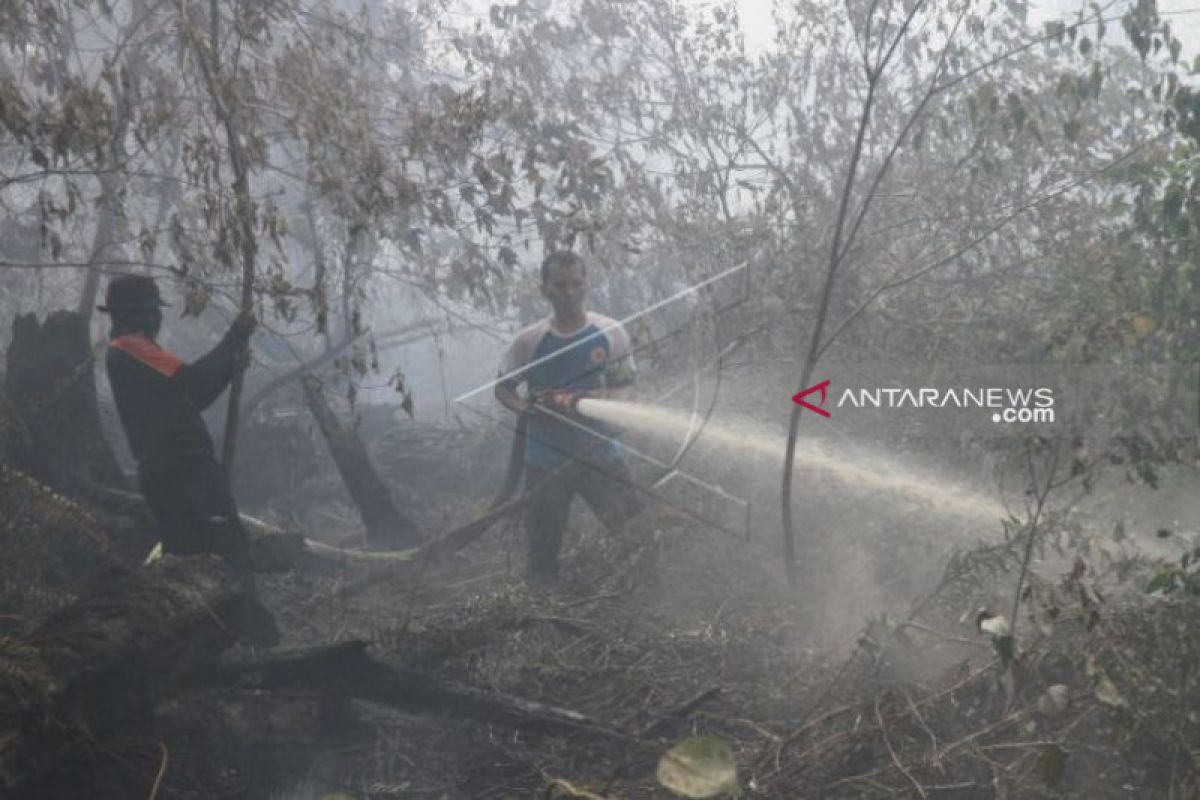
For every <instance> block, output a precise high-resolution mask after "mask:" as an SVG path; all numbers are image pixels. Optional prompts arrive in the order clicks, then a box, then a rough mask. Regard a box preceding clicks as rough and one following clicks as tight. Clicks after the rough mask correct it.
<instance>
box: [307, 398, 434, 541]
mask: <svg viewBox="0 0 1200 800" xmlns="http://www.w3.org/2000/svg"><path fill="white" fill-rule="evenodd" d="M301 386H303V387H304V399H305V402H306V403H307V404H308V410H309V411H310V412H311V413H312V415H313V419H315V420H316V421H317V425H318V427H320V429H321V434H322V435H323V436H324V437H325V442H326V443H327V444H328V445H329V453H330V455H332V456H333V460H334V463H336V464H337V468H338V473H339V474H341V476H342V482H343V483H345V484H346V489H347V490H348V491H349V492H350V497H351V499H353V500H354V505H355V506H356V507H357V508H358V513H359V515H360V516H361V517H362V521H363V524H364V525H366V527H367V542H368V543H370V544H371V545H372V546H374V547H408V546H413V545H416V544H419V543H420V537H419V534H418V532H417V526H416V525H415V524H413V522H412V520H410V519H408V518H407V517H406V516H404V515H403V514H402V513H400V511H399V509H397V508H396V501H395V499H394V498H393V497H392V493H391V492H390V491H389V490H388V487H387V485H386V484H384V482H383V481H382V480H381V479H380V477H379V473H378V472H376V470H375V465H374V464H372V463H371V459H370V456H368V455H367V449H366V448H365V447H364V446H363V443H362V441H361V440H360V439H359V438H358V436H357V435H356V434H355V433H354V431H352V430H348V429H347V428H346V427H345V426H344V425H342V423H341V422H340V421H339V420H338V418H337V415H336V414H334V413H333V409H331V408H330V407H329V404H328V403H327V402H326V401H325V395H324V394H323V393H322V392H321V383H320V381H318V380H317V379H316V378H314V377H312V376H311V375H310V376H306V377H305V378H304V379H303V380H302V381H301Z"/></svg>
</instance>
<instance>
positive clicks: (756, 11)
mask: <svg viewBox="0 0 1200 800" xmlns="http://www.w3.org/2000/svg"><path fill="white" fill-rule="evenodd" d="M681 2H683V3H684V4H685V5H689V6H693V7H705V6H709V5H711V4H712V3H711V2H710V0H681ZM1131 3H1132V0H1117V2H1116V3H1115V4H1114V5H1113V7H1112V10H1110V11H1109V12H1108V14H1107V15H1106V16H1109V17H1117V16H1120V14H1121V12H1122V10H1123V9H1125V8H1128V7H1129V5H1131ZM1101 5H1103V2H1101ZM1087 6H1088V3H1087V1H1086V0H1083V2H1081V1H1080V0H1034V2H1031V4H1030V14H1029V21H1030V23H1031V25H1033V26H1035V27H1039V28H1040V27H1041V24H1042V23H1043V22H1045V21H1046V20H1051V19H1061V20H1063V21H1069V20H1070V19H1071V18H1073V17H1074V15H1075V14H1076V12H1078V10H1079V9H1080V8H1081V7H1083V8H1086V7H1087ZM771 7H772V0H738V8H739V11H740V17H741V22H742V29H743V30H744V31H745V33H746V47H747V49H748V50H750V52H754V51H755V50H758V49H762V48H763V47H765V46H766V45H768V44H769V43H770V41H771V36H772V34H773V33H774V25H773V23H772V21H771ZM1158 8H1159V11H1160V12H1162V13H1163V14H1165V15H1168V18H1169V19H1170V20H1171V28H1172V30H1173V31H1174V33H1175V35H1176V36H1177V37H1179V40H1180V41H1181V42H1183V52H1184V55H1185V56H1187V57H1188V60H1189V61H1190V60H1191V58H1192V57H1194V56H1195V55H1196V53H1197V52H1200V0H1159V2H1158ZM1108 30H1109V32H1110V33H1112V34H1115V35H1118V36H1119V35H1122V34H1121V29H1120V26H1119V25H1116V24H1114V25H1110V26H1109V28H1108Z"/></svg>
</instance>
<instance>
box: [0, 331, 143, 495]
mask: <svg viewBox="0 0 1200 800" xmlns="http://www.w3.org/2000/svg"><path fill="white" fill-rule="evenodd" d="M6 363H7V367H6V370H5V373H4V391H5V397H6V398H7V400H8V402H9V404H10V406H11V407H12V408H13V409H15V411H16V414H17V416H18V417H19V418H20V420H21V421H22V423H23V425H24V429H25V432H26V435H27V446H26V447H25V448H23V450H24V452H22V453H20V454H19V455H18V456H17V458H16V459H15V463H16V465H17V466H18V468H20V469H22V470H24V471H25V472H28V473H29V474H30V475H32V476H33V477H34V478H36V479H38V480H39V481H41V482H43V483H46V484H48V485H50V486H52V487H54V488H56V489H59V490H63V491H66V492H68V493H72V494H74V493H78V492H81V491H82V490H83V489H84V488H85V487H86V486H88V485H90V484H94V483H99V484H105V485H108V486H124V485H125V484H126V483H127V480H126V478H125V475H124V474H123V473H122V472H121V469H120V467H119V465H118V464H117V460H116V457H115V456H114V455H113V452H112V448H111V447H110V446H109V444H108V441H107V440H106V439H105V438H104V431H103V427H102V425H101V422H100V412H99V410H98V408H97V405H96V379H95V369H94V367H95V362H94V359H93V358H92V350H91V346H90V342H89V334H88V326H87V322H86V321H85V320H84V318H83V317H81V316H80V315H79V314H78V313H76V312H74V311H55V312H53V313H51V314H50V315H49V316H47V317H46V320H45V322H38V319H37V316H36V315H34V314H23V315H21V316H18V317H17V318H16V319H15V320H14V321H13V335H12V341H11V342H10V343H9V346H8V353H7V362H6Z"/></svg>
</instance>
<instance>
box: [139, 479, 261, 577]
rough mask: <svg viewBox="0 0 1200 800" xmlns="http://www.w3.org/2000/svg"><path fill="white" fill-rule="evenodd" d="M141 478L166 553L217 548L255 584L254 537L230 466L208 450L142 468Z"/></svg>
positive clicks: (203, 550) (232, 565)
mask: <svg viewBox="0 0 1200 800" xmlns="http://www.w3.org/2000/svg"><path fill="white" fill-rule="evenodd" d="M138 483H139V485H140V487H141V490H142V495H143V496H144V497H145V498H146V503H147V504H148V505H149V506H150V510H151V511H152V512H154V516H155V517H156V518H157V520H158V524H159V527H160V528H161V532H162V544H163V552H164V553H175V554H177V555H195V554H197V553H216V554H217V555H219V556H221V557H222V558H224V559H225V561H226V562H228V563H229V565H230V566H231V567H232V568H233V570H234V572H235V573H236V574H237V577H238V580H239V581H241V582H242V583H244V584H248V585H247V588H248V589H251V590H252V589H253V570H252V568H251V565H250V543H249V540H248V539H247V537H246V531H245V530H243V528H242V523H241V520H239V519H238V510H237V503H235V502H234V499H233V493H232V492H231V491H230V489H229V477H228V475H226V473H225V469H224V467H222V466H221V465H220V464H219V463H217V461H216V460H215V459H213V458H211V457H203V456H197V457H194V458H186V459H179V460H177V461H174V462H170V463H162V462H159V463H156V464H154V465H153V466H150V467H147V468H145V469H140V470H139V471H138Z"/></svg>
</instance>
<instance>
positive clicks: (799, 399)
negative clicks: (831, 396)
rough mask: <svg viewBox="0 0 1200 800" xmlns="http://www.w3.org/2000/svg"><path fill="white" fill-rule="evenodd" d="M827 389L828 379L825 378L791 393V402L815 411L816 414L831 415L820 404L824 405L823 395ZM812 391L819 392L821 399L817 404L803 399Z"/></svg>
mask: <svg viewBox="0 0 1200 800" xmlns="http://www.w3.org/2000/svg"><path fill="white" fill-rule="evenodd" d="M828 389H829V379H828V378H826V379H825V380H823V381H821V382H820V383H814V384H813V385H812V386H810V387H808V388H807V389H805V390H804V391H801V392H797V393H796V394H794V395H792V402H793V403H795V404H796V405H798V406H804V407H805V408H807V409H808V410H809V411H815V412H817V413H818V414H820V415H821V416H822V417H830V416H833V415H832V414H830V413H829V412H828V411H826V410H825V409H824V408H822V407H821V406H823V405H825V396H826V395H825V393H826V391H827V390H828ZM813 392H820V393H821V401H820V403H819V404H818V405H815V406H814V405H813V404H812V403H810V402H808V401H807V400H805V399H804V398H805V397H808V396H809V395H810V394H812V393H813Z"/></svg>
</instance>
